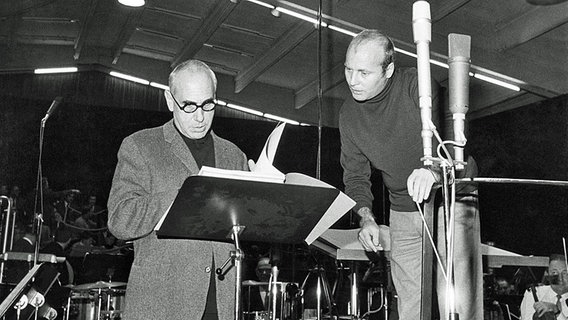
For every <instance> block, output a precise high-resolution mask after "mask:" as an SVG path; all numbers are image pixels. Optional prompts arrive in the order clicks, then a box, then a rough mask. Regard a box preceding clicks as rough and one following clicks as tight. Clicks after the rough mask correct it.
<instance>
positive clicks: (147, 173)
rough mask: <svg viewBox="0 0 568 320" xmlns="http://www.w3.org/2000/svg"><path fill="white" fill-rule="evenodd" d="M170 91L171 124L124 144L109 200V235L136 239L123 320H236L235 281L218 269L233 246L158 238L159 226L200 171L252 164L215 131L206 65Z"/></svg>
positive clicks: (191, 67)
mask: <svg viewBox="0 0 568 320" xmlns="http://www.w3.org/2000/svg"><path fill="white" fill-rule="evenodd" d="M169 87H170V90H167V91H165V92H164V96H165V98H166V102H167V105H168V108H169V110H170V111H171V112H172V113H173V119H172V120H170V121H168V122H167V123H166V124H164V125H162V126H160V127H157V128H151V129H146V130H142V131H139V132H136V133H134V134H132V135H130V136H129V137H127V138H125V139H124V141H123V142H122V145H121V147H120V150H119V152H118V164H117V167H116V171H115V174H114V179H113V183H112V188H111V192H110V196H109V201H108V210H109V221H108V226H109V230H110V231H111V232H112V234H114V235H115V236H116V237H117V238H120V239H124V240H134V262H133V264H132V269H131V272H130V277H129V280H128V286H127V291H126V299H127V300H128V303H127V304H126V308H125V312H124V317H123V319H127V320H140V319H232V318H234V292H235V288H234V275H233V273H231V272H229V273H228V274H227V277H226V278H225V279H224V280H223V281H221V280H219V279H217V277H215V268H216V267H217V266H220V264H222V263H223V261H225V259H226V258H227V253H228V252H230V250H232V249H233V245H232V244H227V243H219V242H211V241H198V240H170V239H157V237H156V233H155V232H154V227H155V226H156V224H157V222H158V220H159V219H160V218H161V217H162V216H163V214H164V213H165V212H166V211H167V210H168V207H169V206H170V205H171V203H172V202H173V200H174V199H175V197H176V195H177V193H178V190H179V188H180V187H181V185H182V184H183V182H184V181H185V179H186V178H187V177H189V176H190V175H194V174H197V173H198V171H199V169H200V167H201V166H204V165H206V166H211V167H218V168H223V169H234V170H248V165H247V159H246V156H245V154H244V153H243V152H242V151H241V150H240V149H239V148H238V147H237V146H236V145H234V144H233V143H231V142H229V141H227V140H225V139H222V138H220V137H219V136H217V135H216V134H215V133H214V132H213V131H212V130H211V124H212V122H213V115H214V114H215V92H216V87H217V79H216V77H215V74H214V73H213V71H212V70H211V69H210V68H209V67H208V66H207V65H206V64H205V63H203V62H201V61H198V60H189V61H186V62H183V63H181V64H180V65H178V66H177V67H176V68H175V69H174V70H173V71H172V73H171V74H170V76H169Z"/></svg>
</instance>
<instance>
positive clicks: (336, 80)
mask: <svg viewBox="0 0 568 320" xmlns="http://www.w3.org/2000/svg"><path fill="white" fill-rule="evenodd" d="M344 70H345V66H344V65H343V63H338V64H336V65H335V66H334V67H333V68H331V69H330V70H328V71H326V72H325V73H323V74H322V75H321V90H322V94H323V93H325V92H326V91H328V90H330V89H332V88H334V87H335V86H337V85H338V84H340V83H341V82H343V81H344V80H345V72H344ZM317 96H318V80H317V79H316V80H314V81H312V82H310V83H309V84H308V85H306V86H304V87H303V88H301V89H299V90H297V91H296V92H295V93H294V108H296V109H301V108H302V107H304V106H305V105H307V104H308V103H310V101H312V100H314V99H315V98H317Z"/></svg>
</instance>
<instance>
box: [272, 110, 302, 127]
mask: <svg viewBox="0 0 568 320" xmlns="http://www.w3.org/2000/svg"><path fill="white" fill-rule="evenodd" d="M264 117H265V118H268V119H272V120H276V121H282V122H286V123H289V124H293V125H295V126H297V125H300V123H299V122H298V121H294V120H290V119H286V118H282V117H279V116H275V115H273V114H270V113H265V114H264Z"/></svg>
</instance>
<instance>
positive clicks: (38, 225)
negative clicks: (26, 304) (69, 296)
mask: <svg viewBox="0 0 568 320" xmlns="http://www.w3.org/2000/svg"><path fill="white" fill-rule="evenodd" d="M48 118H49V113H48V114H46V115H45V117H43V119H41V124H40V128H39V156H38V164H37V180H36V194H35V199H34V212H35V213H36V216H35V218H34V219H35V220H36V222H35V226H34V227H35V231H36V241H35V250H34V266H35V265H37V260H38V256H39V247H40V243H41V230H42V228H43V210H44V207H43V183H42V177H43V173H42V166H41V163H42V156H43V135H44V131H45V123H46V122H47V119H48ZM38 194H39V211H38V210H37V204H38Z"/></svg>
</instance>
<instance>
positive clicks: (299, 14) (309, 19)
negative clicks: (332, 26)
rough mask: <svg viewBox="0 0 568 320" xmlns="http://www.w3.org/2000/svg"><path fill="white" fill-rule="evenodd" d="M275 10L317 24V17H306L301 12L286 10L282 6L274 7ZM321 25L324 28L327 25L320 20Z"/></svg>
mask: <svg viewBox="0 0 568 320" xmlns="http://www.w3.org/2000/svg"><path fill="white" fill-rule="evenodd" d="M276 10H278V11H280V12H282V13H284V14H287V15H289V16H292V17H296V18H298V19H302V20H304V21H308V22H311V23H313V24H318V20H317V19H314V18H312V17H308V16H306V15H303V14H301V13H297V12H295V11H292V10H288V9H286V8H282V7H276ZM321 26H322V27H324V28H325V27H327V23H325V22H323V21H322V22H321Z"/></svg>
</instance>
